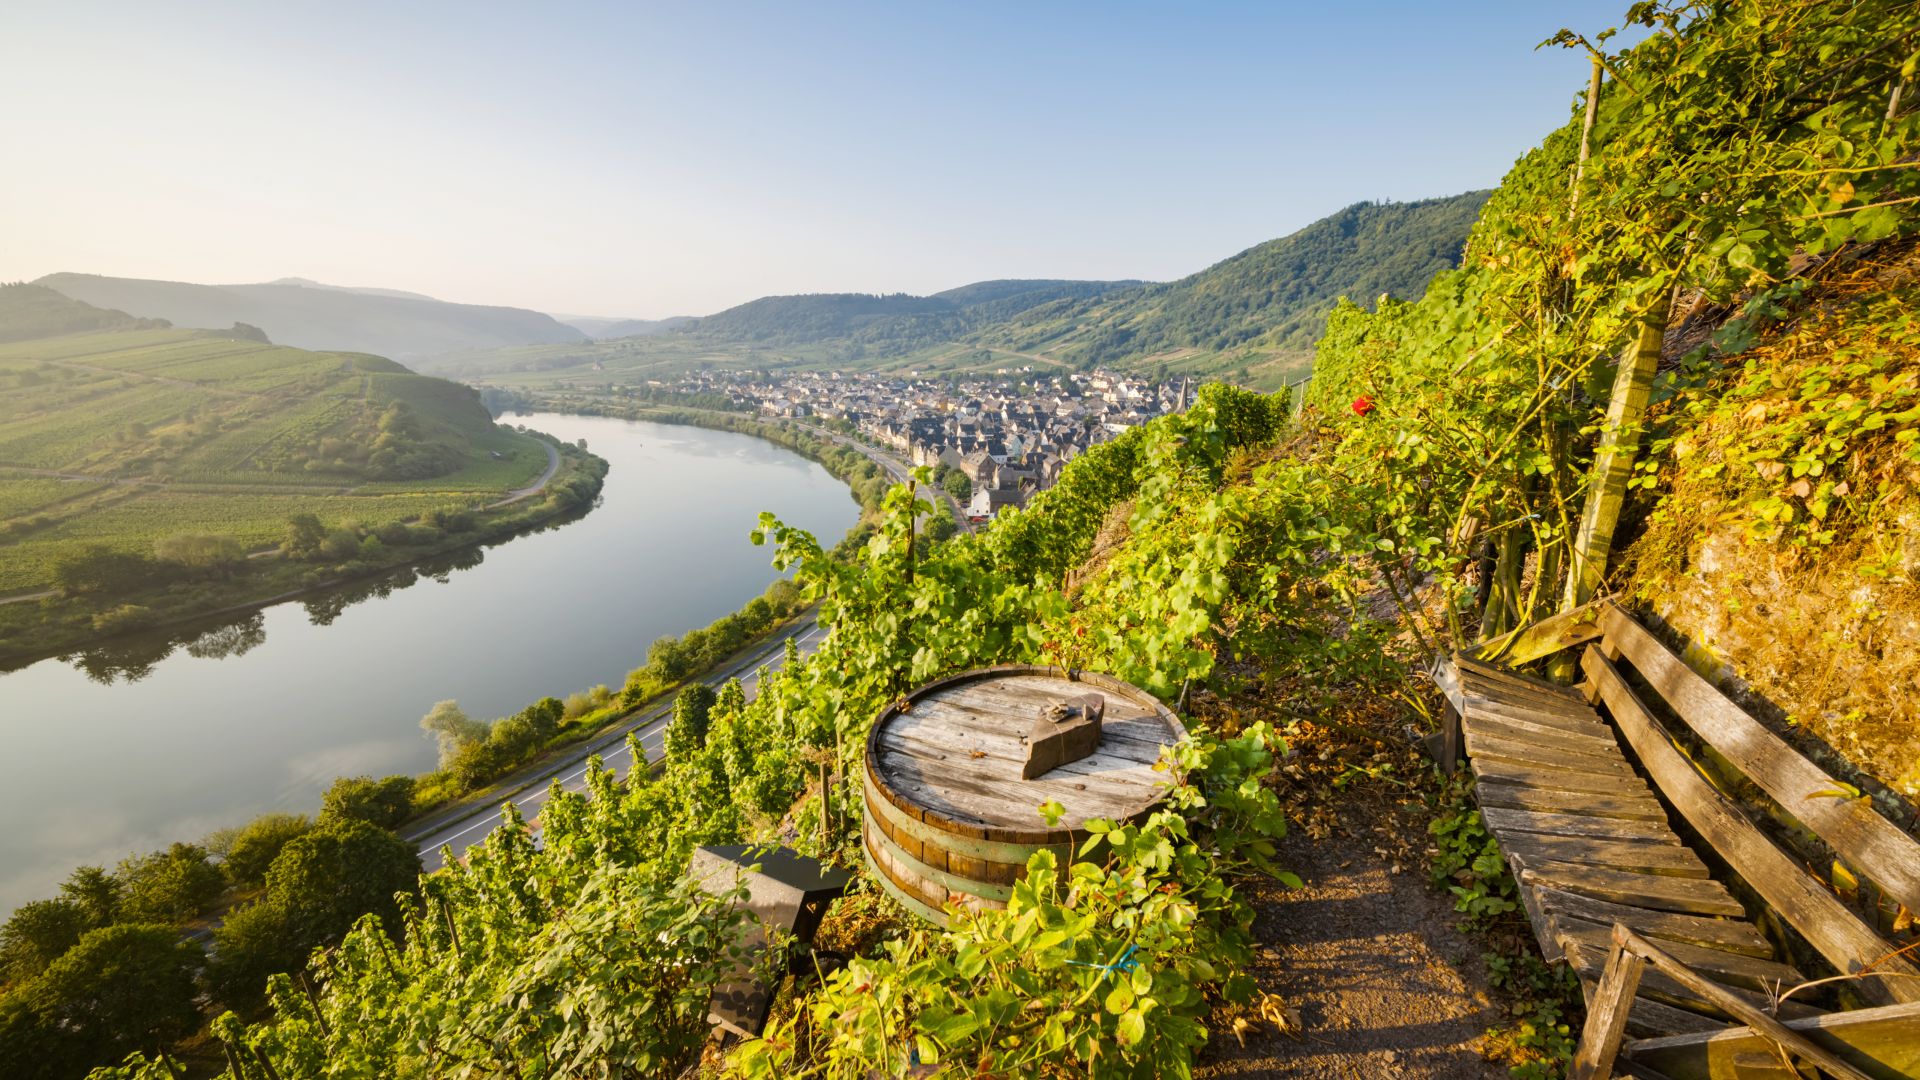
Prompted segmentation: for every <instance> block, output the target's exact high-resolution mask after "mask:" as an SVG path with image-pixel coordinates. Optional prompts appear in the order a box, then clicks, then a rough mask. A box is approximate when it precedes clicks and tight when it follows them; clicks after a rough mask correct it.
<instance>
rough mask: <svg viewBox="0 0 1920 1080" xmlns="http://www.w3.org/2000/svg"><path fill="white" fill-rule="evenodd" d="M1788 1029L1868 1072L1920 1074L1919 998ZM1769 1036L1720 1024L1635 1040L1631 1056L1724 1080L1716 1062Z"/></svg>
mask: <svg viewBox="0 0 1920 1080" xmlns="http://www.w3.org/2000/svg"><path fill="white" fill-rule="evenodd" d="M1785 1023H1786V1027H1787V1028H1788V1030H1790V1031H1793V1032H1794V1033H1796V1034H1798V1035H1801V1036H1803V1037H1805V1038H1806V1039H1808V1040H1809V1041H1811V1042H1814V1043H1817V1044H1819V1045H1820V1046H1821V1047H1823V1048H1825V1049H1826V1050H1827V1051H1829V1052H1830V1053H1832V1054H1834V1055H1835V1056H1837V1057H1840V1058H1843V1059H1845V1060H1846V1061H1847V1063H1848V1064H1850V1065H1852V1066H1854V1067H1855V1068H1857V1069H1859V1070H1860V1071H1861V1072H1864V1073H1866V1074H1867V1075H1869V1076H1873V1077H1879V1078H1895V1077H1907V1078H1912V1077H1916V1076H1920V1003H1911V1002H1910V1003H1907V1004H1903V1005H1883V1006H1880V1007H1878V1008H1872V1009H1854V1010H1852V1011H1850V1012H1837V1013H1828V1014H1826V1015H1824V1016H1815V1017H1807V1018H1804V1019H1799V1020H1788V1021H1786V1022H1785ZM1769 1046H1770V1044H1769V1043H1768V1041H1767V1039H1766V1037H1765V1036H1763V1035H1761V1034H1760V1033H1758V1032H1756V1031H1754V1030H1753V1029H1752V1028H1750V1027H1744V1026H1742V1027H1734V1028H1728V1027H1724V1026H1720V1027H1717V1028H1716V1030H1714V1031H1711V1032H1700V1033H1690V1034H1681V1035H1675V1036H1671V1037H1666V1038H1653V1039H1646V1040H1643V1041H1641V1042H1636V1043H1634V1044H1632V1045H1631V1046H1629V1047H1628V1048H1627V1050H1626V1057H1627V1058H1628V1059H1629V1060H1631V1061H1633V1062H1636V1063H1639V1064H1643V1065H1646V1066H1649V1067H1651V1068H1654V1069H1657V1070H1659V1071H1660V1072H1661V1073H1664V1074H1665V1075H1667V1076H1669V1077H1672V1078H1673V1080H1720V1078H1721V1077H1723V1076H1726V1075H1728V1074H1727V1073H1726V1072H1724V1071H1716V1069H1715V1068H1714V1065H1715V1064H1716V1063H1725V1062H1728V1061H1731V1060H1732V1058H1733V1055H1735V1054H1737V1053H1745V1052H1752V1051H1765V1050H1767V1049H1768V1048H1769Z"/></svg>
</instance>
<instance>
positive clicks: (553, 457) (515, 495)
mask: <svg viewBox="0 0 1920 1080" xmlns="http://www.w3.org/2000/svg"><path fill="white" fill-rule="evenodd" d="M540 445H541V446H544V447H546V448H547V471H546V472H543V473H541V474H540V479H538V480H535V481H534V482H533V486H532V487H523V488H521V489H520V490H518V491H509V492H507V497H506V498H504V499H501V500H500V501H499V502H497V503H489V504H487V509H489V510H493V509H497V508H499V507H502V506H507V505H509V504H511V503H517V502H519V501H520V500H521V499H524V498H526V497H527V496H529V495H537V494H539V493H540V489H541V488H543V487H546V486H547V481H549V480H551V479H553V474H554V473H557V472H559V471H560V451H559V450H556V449H554V446H553V444H552V443H550V442H548V441H547V440H546V439H544V438H543V439H541V440H540Z"/></svg>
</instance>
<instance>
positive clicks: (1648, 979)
mask: <svg viewBox="0 0 1920 1080" xmlns="http://www.w3.org/2000/svg"><path fill="white" fill-rule="evenodd" d="M1560 945H1561V951H1562V954H1563V956H1564V958H1565V960H1566V961H1567V963H1568V964H1570V965H1572V967H1573V970H1574V972H1575V973H1576V974H1578V975H1579V976H1580V978H1581V979H1582V980H1585V979H1598V978H1599V977H1600V973H1601V971H1602V970H1603V969H1604V967H1605V965H1606V959H1607V953H1606V950H1604V949H1595V948H1592V947H1591V946H1588V945H1584V944H1582V943H1580V942H1578V941H1574V940H1571V939H1568V940H1565V941H1562V942H1560ZM1701 981H1703V982H1708V981H1709V980H1705V979H1702V980H1701ZM1711 985H1712V986H1713V987H1714V989H1715V990H1717V991H1719V992H1720V993H1721V994H1726V995H1730V996H1732V997H1734V998H1737V999H1738V1000H1740V1001H1741V1002H1742V1003H1744V1004H1745V1005H1747V1006H1748V1007H1750V1008H1754V1009H1765V1008H1769V1007H1771V1006H1772V1003H1773V1002H1772V999H1771V998H1770V997H1769V996H1768V995H1766V994H1763V993H1760V992H1758V991H1755V990H1747V989H1744V988H1742V987H1737V986H1723V985H1721V984H1719V983H1712V984H1711ZM1640 996H1641V997H1642V998H1650V999H1652V1000H1654V1001H1660V1002H1664V1003H1666V1004H1668V1005H1671V1006H1673V1007H1675V1008H1679V1009H1688V1010H1691V1011H1693V1012H1697V1013H1705V1014H1706V1015H1709V1016H1719V1017H1731V1016H1732V1015H1733V1014H1732V1013H1730V1012H1728V1011H1727V1009H1726V1008H1725V1007H1723V1006H1722V1005H1720V1004H1719V1003H1718V998H1717V997H1713V996H1709V995H1707V994H1704V993H1701V992H1700V991H1699V990H1697V989H1695V988H1694V987H1693V986H1691V985H1689V984H1688V983H1684V982H1681V981H1679V980H1677V979H1674V978H1673V977H1672V976H1670V975H1668V974H1667V973H1665V972H1664V971H1659V970H1653V971H1648V972H1647V973H1646V974H1644V975H1642V976H1641V979H1640ZM1780 1009H1781V1012H1782V1015H1783V1016H1818V1015H1820V1014H1821V1012H1822V1010H1820V1009H1816V1008H1814V1007H1812V1006H1810V1005H1806V1004H1803V1003H1801V1002H1800V1001H1798V1000H1796V999H1792V998H1789V999H1788V1000H1787V1001H1785V1002H1783V1003H1782V1004H1781V1006H1780Z"/></svg>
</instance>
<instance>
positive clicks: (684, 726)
mask: <svg viewBox="0 0 1920 1080" xmlns="http://www.w3.org/2000/svg"><path fill="white" fill-rule="evenodd" d="M714 700H715V697H714V693H713V687H711V686H708V685H707V684H706V683H694V684H693V685H691V686H689V687H687V688H686V689H685V690H682V691H680V696H679V697H677V698H674V699H673V720H672V722H670V723H669V724H668V725H667V740H666V750H667V756H668V757H669V758H676V759H680V758H685V757H686V756H687V755H690V754H692V753H694V752H695V751H697V750H699V749H700V748H701V747H702V746H705V745H706V744H707V725H708V722H709V720H710V719H711V714H712V712H713V703H714Z"/></svg>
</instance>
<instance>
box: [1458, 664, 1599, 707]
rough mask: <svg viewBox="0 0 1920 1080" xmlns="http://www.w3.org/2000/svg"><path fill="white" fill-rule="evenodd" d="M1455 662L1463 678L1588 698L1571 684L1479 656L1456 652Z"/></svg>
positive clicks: (1575, 699) (1573, 698) (1570, 698)
mask: <svg viewBox="0 0 1920 1080" xmlns="http://www.w3.org/2000/svg"><path fill="white" fill-rule="evenodd" d="M1454 663H1455V665H1456V666H1457V668H1458V670H1459V672H1460V676H1461V678H1463V679H1466V680H1469V681H1476V680H1487V681H1492V682H1499V683H1505V684H1507V685H1509V686H1513V687H1515V688H1517V689H1521V690H1531V691H1534V692H1537V693H1541V694H1546V695H1549V696H1557V697H1561V698H1565V699H1566V700H1568V701H1571V702H1575V703H1581V702H1584V701H1585V700H1586V699H1584V698H1582V697H1581V696H1580V691H1579V690H1576V689H1575V688H1573V687H1571V686H1562V685H1560V684H1559V683H1557V682H1549V681H1548V680H1546V679H1542V678H1540V677H1539V676H1537V675H1529V674H1527V673H1526V672H1524V671H1513V670H1510V669H1508V668H1505V667H1501V666H1500V665H1498V664H1491V663H1488V662H1487V661H1485V660H1481V659H1479V658H1478V657H1474V656H1466V655H1460V654H1456V655H1455V658H1454Z"/></svg>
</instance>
